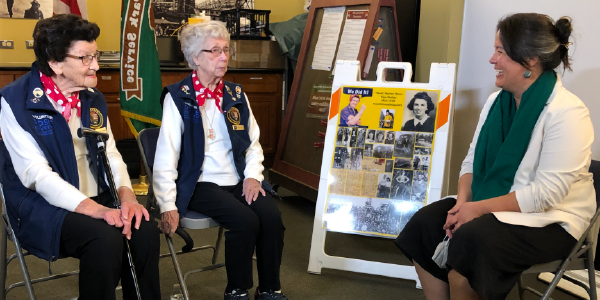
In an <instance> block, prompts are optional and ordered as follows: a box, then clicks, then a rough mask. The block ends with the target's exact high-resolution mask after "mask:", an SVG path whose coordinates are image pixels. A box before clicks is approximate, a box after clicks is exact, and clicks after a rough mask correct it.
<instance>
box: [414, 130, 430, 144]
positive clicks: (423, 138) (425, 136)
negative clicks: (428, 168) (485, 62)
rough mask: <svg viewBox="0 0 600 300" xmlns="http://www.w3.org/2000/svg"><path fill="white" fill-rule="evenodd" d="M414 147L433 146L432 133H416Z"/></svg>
mask: <svg viewBox="0 0 600 300" xmlns="http://www.w3.org/2000/svg"><path fill="white" fill-rule="evenodd" d="M415 145H416V146H418V147H428V148H431V145H433V133H417V139H416V142H415Z"/></svg>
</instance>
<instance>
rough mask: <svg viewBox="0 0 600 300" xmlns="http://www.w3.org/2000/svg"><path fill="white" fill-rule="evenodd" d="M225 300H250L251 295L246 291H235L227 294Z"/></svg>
mask: <svg viewBox="0 0 600 300" xmlns="http://www.w3.org/2000/svg"><path fill="white" fill-rule="evenodd" d="M223 299H224V300H250V294H248V291H246V290H240V289H235V290H233V291H231V292H229V293H225V297H224V298H223Z"/></svg>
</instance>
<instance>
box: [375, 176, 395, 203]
mask: <svg viewBox="0 0 600 300" xmlns="http://www.w3.org/2000/svg"><path fill="white" fill-rule="evenodd" d="M391 188H392V174H386V173H383V174H379V180H378V182H377V198H389V197H390V189H391Z"/></svg>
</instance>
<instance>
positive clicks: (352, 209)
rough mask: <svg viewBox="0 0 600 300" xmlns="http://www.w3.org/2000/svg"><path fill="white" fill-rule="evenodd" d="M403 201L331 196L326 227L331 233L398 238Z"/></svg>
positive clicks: (325, 220) (325, 221) (328, 202)
mask: <svg viewBox="0 0 600 300" xmlns="http://www.w3.org/2000/svg"><path fill="white" fill-rule="evenodd" d="M399 202H400V201H390V200H385V199H375V198H362V197H352V196H338V195H330V196H329V200H328V201H327V210H326V212H325V216H324V218H323V219H324V224H323V225H324V227H325V228H327V229H328V230H331V231H340V232H353V233H358V234H362V235H370V236H381V235H385V236H387V237H389V238H395V237H396V236H397V235H398V234H399V233H400V231H399V229H400V224H401V217H402V211H400V210H398V209H397V208H398V203H399ZM402 206H406V205H402Z"/></svg>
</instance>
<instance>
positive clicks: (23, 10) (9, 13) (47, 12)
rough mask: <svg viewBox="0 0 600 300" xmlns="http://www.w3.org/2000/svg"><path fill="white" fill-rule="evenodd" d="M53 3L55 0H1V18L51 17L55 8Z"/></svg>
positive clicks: (38, 18) (37, 18)
mask: <svg viewBox="0 0 600 300" xmlns="http://www.w3.org/2000/svg"><path fill="white" fill-rule="evenodd" d="M53 5H54V4H53V0H0V18H12V19H36V20H41V19H44V18H50V17H52V12H53V10H54V8H53Z"/></svg>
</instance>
